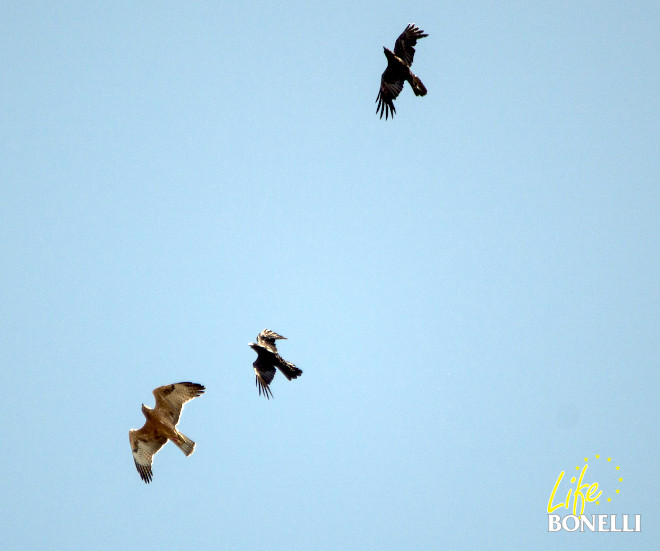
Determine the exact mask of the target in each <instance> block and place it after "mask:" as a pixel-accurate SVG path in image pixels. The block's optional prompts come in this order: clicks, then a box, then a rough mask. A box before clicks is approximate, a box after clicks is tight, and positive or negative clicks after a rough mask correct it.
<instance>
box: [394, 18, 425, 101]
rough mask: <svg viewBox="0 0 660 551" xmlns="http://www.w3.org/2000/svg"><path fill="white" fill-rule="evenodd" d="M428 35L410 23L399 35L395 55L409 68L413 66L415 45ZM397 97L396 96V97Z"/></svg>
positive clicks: (395, 45)
mask: <svg viewBox="0 0 660 551" xmlns="http://www.w3.org/2000/svg"><path fill="white" fill-rule="evenodd" d="M425 36H428V34H424V31H422V30H421V29H420V28H419V27H418V26H416V25H415V24H413V23H410V24H409V25H408V26H407V27H406V28H405V30H404V31H403V32H402V33H401V34H400V35H399V38H397V39H396V43H395V44H394V55H395V56H397V57H400V58H401V59H402V60H403V61H404V62H405V64H406V65H408V67H410V66H411V65H412V62H413V58H414V57H415V48H414V46H415V44H417V40H418V39H420V38H424V37H425ZM395 97H396V96H395Z"/></svg>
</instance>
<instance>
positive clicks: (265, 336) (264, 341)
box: [257, 329, 286, 352]
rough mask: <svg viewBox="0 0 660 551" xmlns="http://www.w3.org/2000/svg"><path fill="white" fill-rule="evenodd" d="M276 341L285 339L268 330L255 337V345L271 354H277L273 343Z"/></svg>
mask: <svg viewBox="0 0 660 551" xmlns="http://www.w3.org/2000/svg"><path fill="white" fill-rule="evenodd" d="M278 339H286V337H283V336H282V335H278V334H277V333H275V331H271V330H270V329H264V330H263V331H262V332H261V333H259V334H258V335H257V344H260V345H261V346H263V347H265V348H267V349H268V350H270V351H271V352H277V346H276V345H275V341H276V340H278Z"/></svg>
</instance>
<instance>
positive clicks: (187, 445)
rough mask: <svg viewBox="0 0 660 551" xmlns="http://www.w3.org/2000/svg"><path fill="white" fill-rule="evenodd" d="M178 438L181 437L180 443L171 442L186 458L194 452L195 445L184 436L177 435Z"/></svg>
mask: <svg viewBox="0 0 660 551" xmlns="http://www.w3.org/2000/svg"><path fill="white" fill-rule="evenodd" d="M179 436H180V437H181V441H178V440H172V442H174V443H175V444H176V445H177V446H178V447H179V449H180V450H181V451H182V452H183V453H184V454H186V457H188V456H189V455H190V454H192V452H194V451H195V443H194V442H193V441H192V440H191V439H190V438H188V437H187V436H185V435H184V434H181V433H179Z"/></svg>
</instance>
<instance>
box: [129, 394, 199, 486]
mask: <svg viewBox="0 0 660 551" xmlns="http://www.w3.org/2000/svg"><path fill="white" fill-rule="evenodd" d="M205 390H206V389H205V388H204V387H203V386H202V385H199V384H197V383H174V384H172V385H165V386H160V387H158V388H156V389H154V396H155V397H156V407H155V408H154V409H151V408H148V407H147V406H145V405H144V404H142V413H144V416H145V417H146V418H147V421H146V422H145V423H144V426H143V427H142V428H141V429H139V430H130V431H128V439H129V441H130V443H131V450H132V452H133V460H134V461H135V467H136V468H137V471H138V473H140V478H142V480H144V481H145V482H146V483H147V484H148V483H149V482H151V480H152V478H153V473H152V472H151V463H152V462H153V458H154V455H156V454H157V453H158V450H160V449H161V448H162V447H163V446H164V445H165V444H166V443H167V441H168V440H171V441H172V442H174V443H175V444H176V445H177V446H178V447H179V449H180V450H181V451H182V452H183V453H185V454H186V456H189V455H190V454H191V453H192V452H193V451H194V450H195V443H194V442H193V441H192V440H191V439H190V438H188V437H187V436H184V435H183V434H181V433H180V432H178V431H177V430H176V425H177V423H178V422H179V417H180V416H181V410H182V409H183V404H185V403H186V402H188V401H190V400H192V399H193V398H197V396H201V395H202V394H204V391H205Z"/></svg>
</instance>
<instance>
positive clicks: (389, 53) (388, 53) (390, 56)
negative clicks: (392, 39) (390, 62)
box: [383, 46, 394, 59]
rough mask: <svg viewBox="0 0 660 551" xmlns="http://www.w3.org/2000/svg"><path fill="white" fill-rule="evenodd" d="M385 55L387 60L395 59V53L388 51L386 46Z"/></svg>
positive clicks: (384, 48)
mask: <svg viewBox="0 0 660 551" xmlns="http://www.w3.org/2000/svg"><path fill="white" fill-rule="evenodd" d="M383 53H384V54H385V57H386V58H387V59H392V58H393V57H394V52H393V51H392V50H388V49H387V48H386V47H385V46H383Z"/></svg>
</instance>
